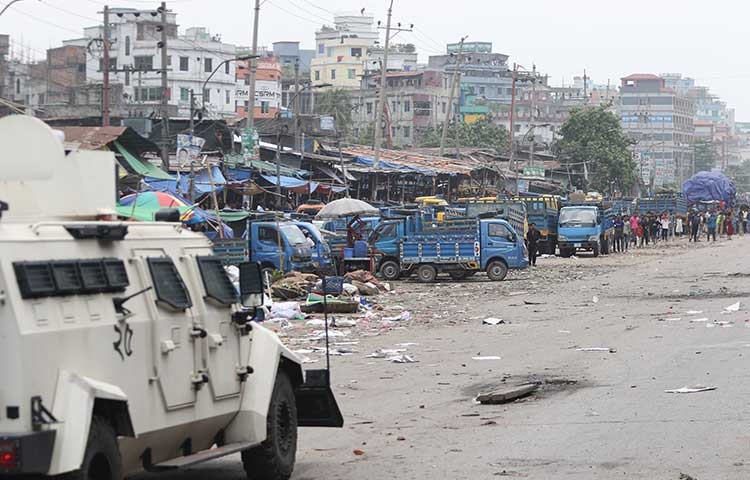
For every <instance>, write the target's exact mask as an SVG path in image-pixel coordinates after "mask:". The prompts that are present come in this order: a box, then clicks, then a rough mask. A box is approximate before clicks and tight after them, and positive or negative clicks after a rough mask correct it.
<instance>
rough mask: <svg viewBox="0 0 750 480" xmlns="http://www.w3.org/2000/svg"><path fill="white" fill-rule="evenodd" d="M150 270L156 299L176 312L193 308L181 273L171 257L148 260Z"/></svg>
mask: <svg viewBox="0 0 750 480" xmlns="http://www.w3.org/2000/svg"><path fill="white" fill-rule="evenodd" d="M148 268H149V270H150V271H151V278H152V279H153V281H154V291H155V292H156V299H157V300H158V301H159V302H162V303H164V304H166V305H168V306H170V307H172V308H174V309H176V310H185V309H187V308H190V307H192V306H193V302H192V301H191V300H190V293H189V292H188V290H187V287H186V286H185V282H183V281H182V277H181V276H180V272H178V271H177V267H175V265H174V262H172V259H171V258H169V257H152V258H149V259H148Z"/></svg>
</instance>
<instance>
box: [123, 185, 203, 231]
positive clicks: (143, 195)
mask: <svg viewBox="0 0 750 480" xmlns="http://www.w3.org/2000/svg"><path fill="white" fill-rule="evenodd" d="M162 208H176V209H177V210H178V211H179V212H180V220H181V221H183V222H186V223H188V224H192V223H201V222H203V221H204V220H205V218H204V216H203V215H201V214H200V213H199V212H198V211H197V209H195V208H194V207H192V206H191V205H190V204H189V203H188V202H187V201H185V200H183V199H181V198H178V197H175V196H173V195H170V194H168V193H165V192H138V193H134V194H131V195H127V196H125V197H122V198H121V199H120V200H119V201H118V202H117V214H118V215H119V216H121V217H125V218H132V219H135V220H141V221H153V220H154V215H155V214H156V213H157V212H158V211H159V210H161V209H162Z"/></svg>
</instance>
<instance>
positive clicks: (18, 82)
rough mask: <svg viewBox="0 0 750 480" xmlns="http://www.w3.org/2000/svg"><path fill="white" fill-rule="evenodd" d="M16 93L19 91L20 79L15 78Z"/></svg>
mask: <svg viewBox="0 0 750 480" xmlns="http://www.w3.org/2000/svg"><path fill="white" fill-rule="evenodd" d="M16 93H21V79H20V78H17V79H16Z"/></svg>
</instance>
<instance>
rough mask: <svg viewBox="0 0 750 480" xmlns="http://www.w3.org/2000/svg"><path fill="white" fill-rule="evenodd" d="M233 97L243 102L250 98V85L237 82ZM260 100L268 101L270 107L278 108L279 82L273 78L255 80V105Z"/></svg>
mask: <svg viewBox="0 0 750 480" xmlns="http://www.w3.org/2000/svg"><path fill="white" fill-rule="evenodd" d="M235 98H236V99H237V101H238V102H241V103H245V102H247V101H248V100H249V99H250V87H249V86H248V85H245V84H244V83H239V84H237V89H236V91H235ZM261 102H268V103H269V104H270V107H271V108H274V109H278V108H279V106H280V105H281V83H280V82H278V81H275V80H257V81H256V82H255V106H256V107H260V106H261Z"/></svg>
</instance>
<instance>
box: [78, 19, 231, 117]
mask: <svg viewBox="0 0 750 480" xmlns="http://www.w3.org/2000/svg"><path fill="white" fill-rule="evenodd" d="M110 21H111V22H112V26H111V37H110V38H111V44H112V48H111V53H110V68H112V69H116V70H117V71H116V72H112V73H111V74H110V81H111V82H112V83H121V84H122V85H123V86H124V88H123V95H124V96H125V97H126V99H127V100H128V101H129V102H133V103H144V104H157V103H160V102H161V99H162V92H161V74H160V72H159V71H158V70H159V69H161V68H162V67H163V65H162V64H161V49H160V48H159V47H158V42H160V41H161V32H159V31H158V30H157V27H158V26H159V24H160V22H161V15H160V14H157V13H156V11H155V10H138V9H133V8H113V9H111V10H110ZM84 36H85V40H84V41H85V43H86V44H89V45H90V47H89V48H90V49H92V51H93V52H94V55H89V56H88V57H87V64H86V78H87V79H88V81H89V82H94V83H101V82H102V56H101V47H100V46H99V44H98V43H97V42H94V43H90V41H91V40H94V39H96V38H101V37H102V36H103V27H102V26H96V27H90V28H86V29H85V30H84ZM67 43H70V44H80V43H81V40H72V41H70V42H67ZM235 57H236V47H235V46H234V45H230V44H227V43H223V42H222V41H221V39H220V38H219V36H218V35H217V36H212V35H210V34H209V33H208V31H207V30H206V29H205V28H188V29H187V30H186V31H185V33H184V34H183V35H179V34H178V28H177V14H176V13H168V14H167V65H166V68H167V69H168V70H169V76H168V88H169V92H168V95H169V103H170V104H171V105H176V106H177V107H178V114H179V116H180V117H188V116H189V112H190V90H191V89H192V90H193V91H194V93H195V103H196V107H197V108H200V107H201V105H202V104H203V102H205V108H206V114H205V116H206V117H208V118H223V117H226V118H229V117H234V116H235V90H236V81H235V62H228V63H226V64H224V65H223V66H222V67H221V68H220V69H219V70H218V71H217V72H216V73H215V74H214V75H213V77H211V80H210V81H209V82H208V83H207V84H206V89H205V90H202V89H203V84H204V82H205V81H206V79H208V77H209V76H210V75H211V73H212V72H213V71H214V69H216V68H217V67H218V66H219V65H220V64H221V63H222V62H223V61H225V60H229V59H233V58H235Z"/></svg>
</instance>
